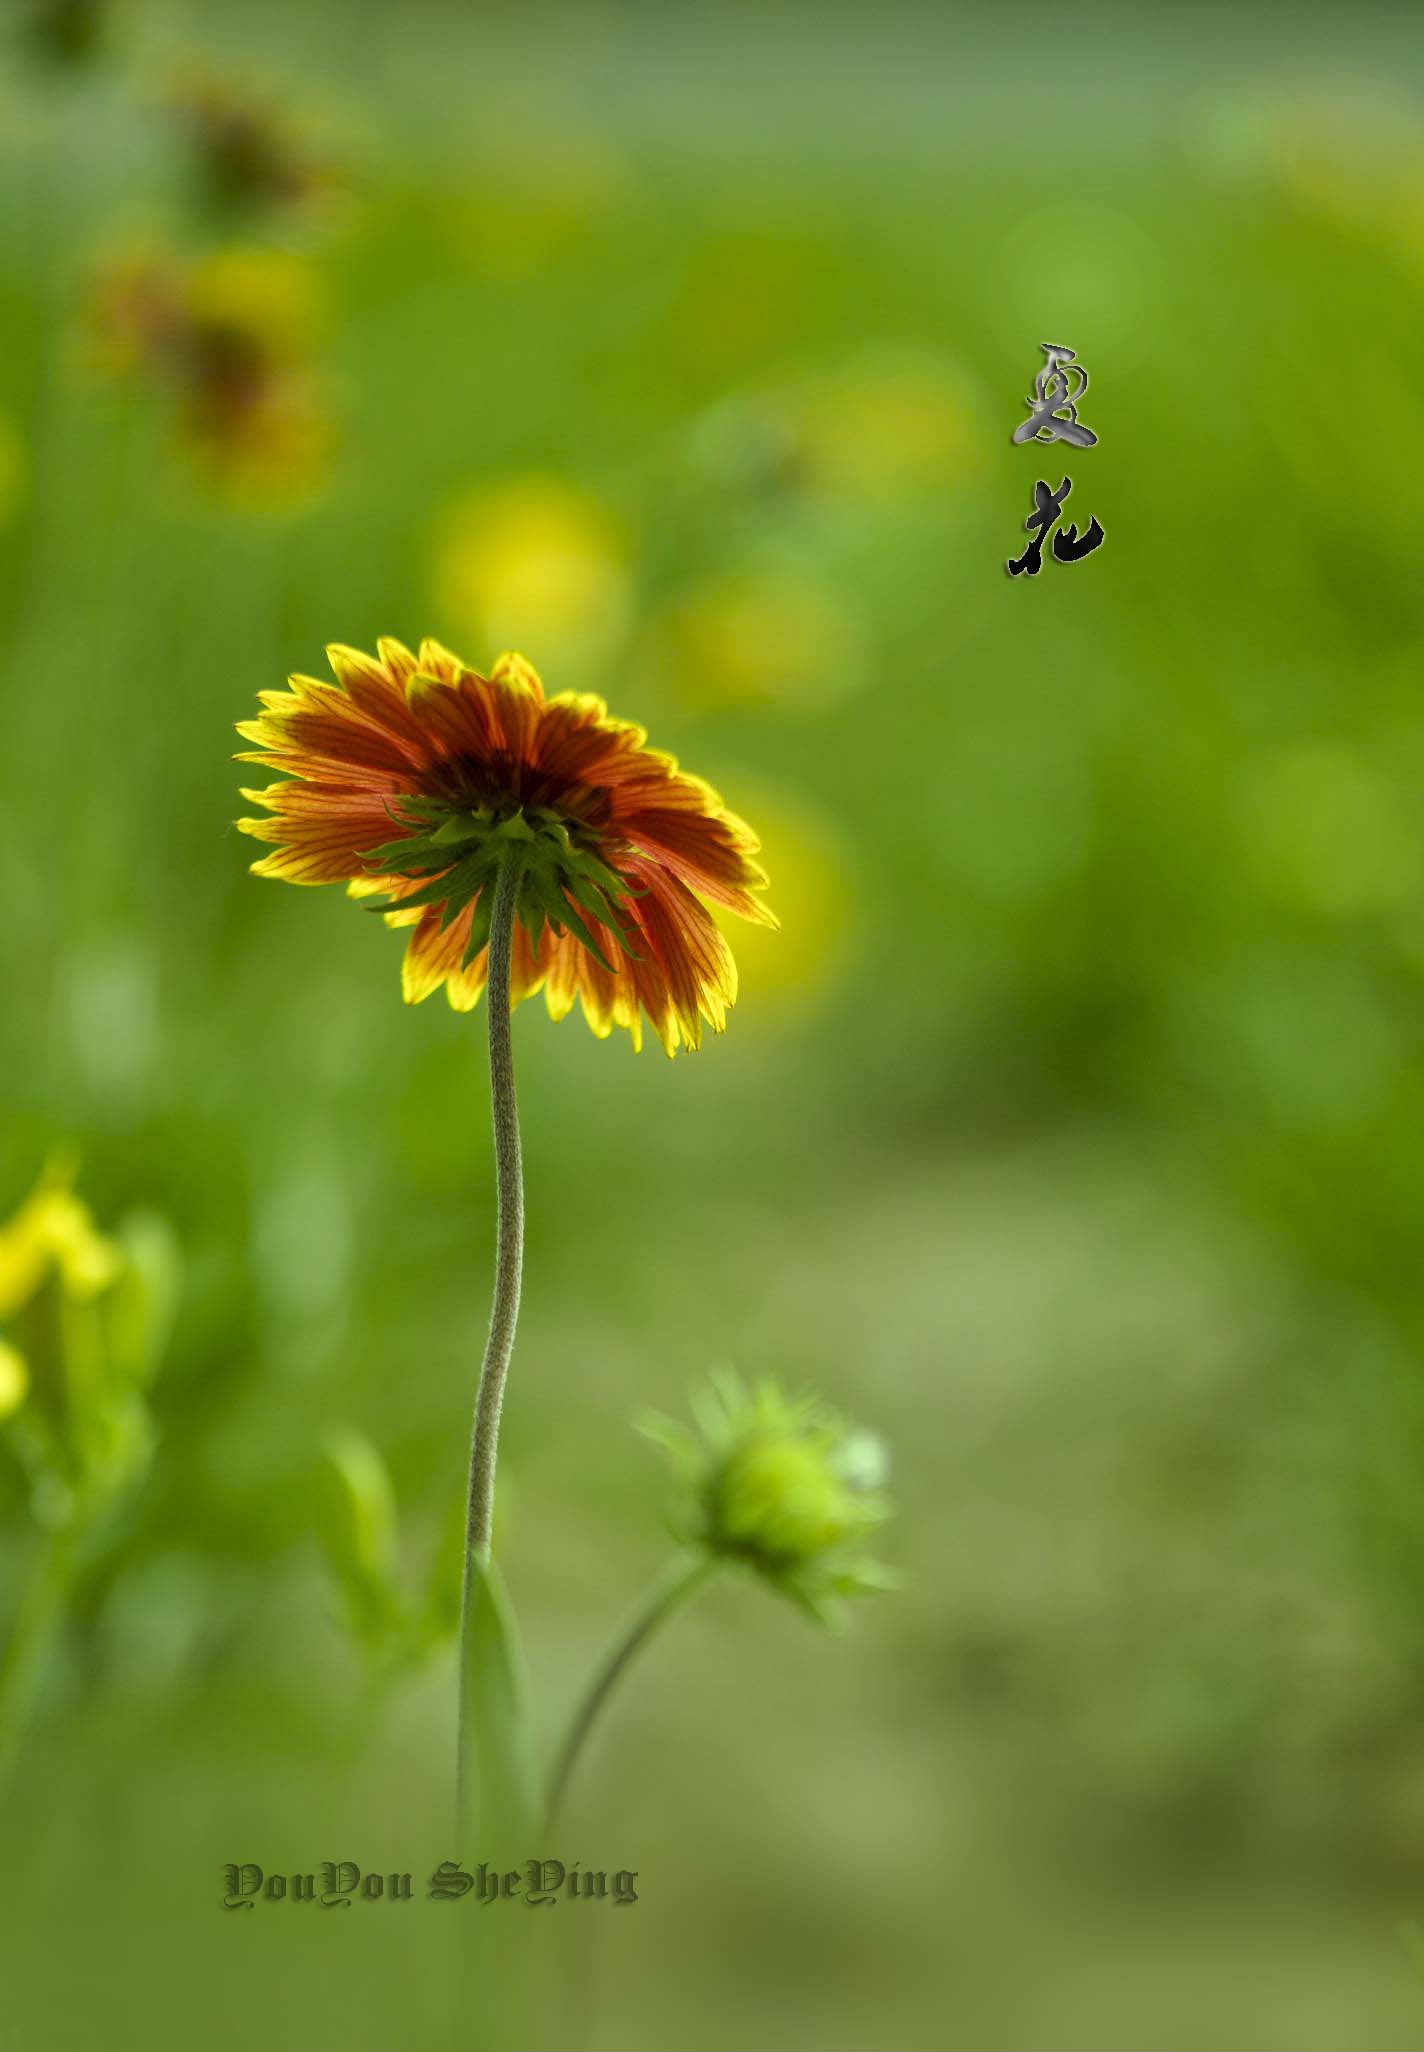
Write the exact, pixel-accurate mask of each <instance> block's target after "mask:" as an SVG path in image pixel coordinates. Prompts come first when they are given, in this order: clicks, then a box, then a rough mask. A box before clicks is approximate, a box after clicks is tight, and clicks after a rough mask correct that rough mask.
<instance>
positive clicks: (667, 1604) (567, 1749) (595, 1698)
mask: <svg viewBox="0 0 1424 2052" xmlns="http://www.w3.org/2000/svg"><path fill="white" fill-rule="evenodd" d="M716 1567H717V1562H716V1561H715V1560H714V1559H712V1558H711V1557H710V1556H709V1555H707V1554H701V1553H694V1554H684V1553H678V1554H674V1556H673V1558H672V1559H671V1560H670V1561H669V1562H668V1564H667V1566H666V1567H665V1568H664V1569H663V1571H662V1573H661V1574H660V1575H659V1576H658V1578H657V1580H656V1581H655V1582H654V1583H653V1584H652V1586H651V1587H650V1588H649V1589H648V1591H647V1593H646V1594H645V1595H644V1597H643V1600H642V1602H641V1603H640V1604H639V1605H638V1607H637V1609H636V1610H635V1611H634V1612H633V1614H632V1616H631V1617H630V1618H629V1620H628V1622H627V1624H626V1625H625V1626H624V1628H623V1630H622V1632H621V1633H620V1634H619V1636H618V1638H617V1639H616V1640H615V1641H614V1643H613V1645H612V1646H611V1648H610V1649H609V1652H608V1654H607V1657H606V1658H605V1660H604V1662H603V1665H602V1666H601V1667H600V1668H599V1669H598V1671H597V1673H596V1674H595V1675H594V1677H593V1680H592V1681H591V1682H590V1683H589V1686H588V1690H587V1693H586V1694H585V1696H584V1698H583V1701H582V1702H581V1703H580V1704H579V1707H578V1709H577V1711H576V1712H575V1714H574V1719H573V1722H572V1724H571V1725H570V1726H569V1730H568V1736H567V1737H566V1738H565V1740H564V1744H563V1749H562V1751H561V1752H560V1754H559V1763H558V1766H557V1767H556V1768H555V1770H554V1778H553V1781H552V1783H551V1785H550V1791H549V1807H548V1810H547V1812H546V1814H545V1819H544V1822H545V1828H546V1829H548V1828H549V1827H550V1826H552V1825H553V1824H555V1823H556V1822H557V1821H558V1814H559V1808H560V1805H561V1804H562V1802H563V1799H564V1796H565V1793H566V1792H567V1789H568V1785H569V1778H570V1776H571V1775H572V1773H573V1771H574V1767H575V1765H576V1764H577V1762H578V1757H579V1754H580V1753H581V1752H582V1751H583V1748H584V1743H585V1741H586V1740H587V1738H588V1735H589V1733H590V1731H591V1730H592V1729H593V1726H594V1724H595V1723H596V1721H597V1719H598V1714H599V1712H600V1711H601V1710H602V1708H603V1706H604V1704H605V1703H606V1702H607V1701H608V1698H609V1696H610V1695H611V1694H612V1692H613V1688H614V1685H615V1684H616V1682H617V1681H618V1679H619V1677H620V1676H621V1675H622V1674H623V1672H624V1670H625V1669H626V1668H627V1667H628V1665H629V1664H630V1662H631V1661H632V1659H633V1657H634V1655H635V1654H637V1653H638V1652H639V1651H640V1650H641V1649H642V1648H643V1647H644V1646H646V1645H647V1643H648V1641H649V1639H651V1638H652V1636H653V1634H654V1633H655V1632H656V1631H657V1630H658V1628H659V1627H660V1626H661V1625H664V1624H666V1623H667V1621H668V1619H669V1618H670V1617H671V1616H672V1615H673V1614H674V1612H675V1611H678V1610H681V1608H682V1607H683V1605H684V1604H685V1603H686V1602H688V1600H689V1599H690V1598H691V1597H693V1596H695V1595H696V1594H697V1591H698V1590H699V1589H700V1588H701V1587H702V1585H703V1584H704V1582H706V1581H707V1580H708V1579H709V1577H710V1576H711V1575H712V1574H713V1573H714V1572H715V1570H716Z"/></svg>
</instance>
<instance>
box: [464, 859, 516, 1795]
mask: <svg viewBox="0 0 1424 2052" xmlns="http://www.w3.org/2000/svg"><path fill="white" fill-rule="evenodd" d="M523 877H524V858H523V854H522V852H521V851H520V850H519V849H517V848H511V849H510V851H509V853H508V854H507V855H506V857H505V860H504V865H503V867H502V868H501V870H500V872H499V875H498V877H497V879H496V881H495V884H494V906H493V909H492V911H491V914H490V935H489V957H488V959H489V975H488V981H487V984H486V987H485V1008H486V1011H487V1012H488V1014H489V1065H490V1118H491V1122H492V1124H493V1128H494V1173H495V1192H496V1212H495V1262H494V1302H493V1304H492V1306H491V1308H490V1326H489V1338H488V1339H487V1340H486V1341H485V1357H484V1361H483V1363H482V1364H481V1367H480V1381H479V1390H478V1394H477V1395H476V1398H475V1421H474V1430H473V1433H472V1436H471V1440H470V1493H469V1508H468V1513H467V1517H466V1523H465V1578H464V1589H463V1593H462V1595H461V1600H460V1709H459V1731H458V1735H457V1744H458V1753H457V1767H456V1795H455V1806H456V1811H457V1815H458V1817H459V1818H460V1819H461V1820H463V1819H464V1818H465V1816H466V1792H467V1791H466V1762H467V1759H468V1757H469V1751H470V1743H471V1735H470V1719H471V1715H472V1705H471V1702H470V1691H469V1681H468V1675H469V1667H470V1659H469V1655H470V1620H471V1614H472V1607H473V1605H474V1602H475V1601H476V1596H477V1590H476V1584H475V1576H474V1574H473V1571H472V1569H473V1563H474V1562H476V1561H478V1562H480V1563H482V1564H483V1563H487V1562H488V1560H489V1557H490V1535H491V1531H492V1528H493V1524H494V1477H495V1462H496V1459H497V1455H498V1448H499V1417H500V1411H501V1409H502V1407H503V1404H504V1385H505V1381H506V1378H507V1377H508V1374H509V1360H510V1356H511V1354H512V1353H513V1352H514V1330H515V1326H516V1324H517V1323H518V1320H519V1285H520V1279H521V1276H522V1274H523V1268H524V1169H523V1164H522V1161H521V1159H520V1150H519V1105H518V1101H517V1099H516V1097H515V1092H514V1042H513V1035H512V1033H511V1030H510V1029H511V1020H510V995H509V986H510V969H511V965H512V959H513V953H514V925H515V918H516V916H517V913H518V910H519V887H520V884H521V882H522V881H523Z"/></svg>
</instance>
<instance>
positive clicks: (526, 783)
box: [238, 641, 775, 1054]
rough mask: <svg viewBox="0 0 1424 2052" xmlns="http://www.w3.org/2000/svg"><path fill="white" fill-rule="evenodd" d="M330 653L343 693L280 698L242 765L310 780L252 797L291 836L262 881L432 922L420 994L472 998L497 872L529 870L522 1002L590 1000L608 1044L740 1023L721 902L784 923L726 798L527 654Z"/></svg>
mask: <svg viewBox="0 0 1424 2052" xmlns="http://www.w3.org/2000/svg"><path fill="white" fill-rule="evenodd" d="M378 646H379V655H378V656H375V657H372V656H367V655H362V654H360V653H358V652H357V651H356V650H355V649H349V648H341V647H333V648H331V649H329V650H328V651H327V654H328V659H329V661H330V663H331V666H332V670H333V672H334V673H335V676H336V679H337V681H336V683H335V684H326V683H318V682H317V681H316V680H315V679H314V678H310V677H293V678H291V679H290V680H289V681H290V685H291V689H290V690H289V691H286V692H275V691H264V692H263V693H262V694H261V698H262V703H263V707H264V711H263V713H262V715H261V717H260V718H259V719H256V720H251V721H247V722H244V723H243V724H242V725H240V726H239V728H238V732H239V733H240V734H241V735H242V736H243V738H244V739H245V740H248V741H251V742H253V743H254V744H255V752H254V753H251V754H244V755H242V756H240V757H239V760H240V761H244V762H258V763H261V764H263V765H264V766H265V767H266V768H268V769H274V770H281V771H283V772H285V773H286V775H287V777H288V778H289V781H287V782H285V783H278V784H272V785H270V786H269V787H268V788H267V789H266V790H264V791H247V792H244V794H243V795H244V796H245V797H246V798H248V799H250V800H251V801H252V803H254V804H256V805H260V806H262V807H263V808H264V809H265V811H266V812H267V813H268V814H269V815H270V817H268V818H265V819H244V820H240V821H239V822H238V824H239V825H240V826H241V828H242V830H243V831H244V833H249V834H252V835H254V836H255V837H256V838H257V839H258V840H261V841H271V842H273V843H274V844H275V849H274V852H273V853H272V854H270V855H268V856H266V857H264V858H263V860H261V861H260V862H256V863H254V864H253V871H254V874H256V875H258V876H275V877H282V878H285V879H286V880H287V881H288V882H289V883H303V884H319V883H339V882H344V883H345V884H346V886H347V889H348V891H349V892H350V894H351V896H352V897H355V898H364V899H368V900H371V901H372V909H373V910H378V911H381V912H383V913H384V915H385V919H386V922H387V924H388V925H391V926H404V927H409V928H410V929H411V934H410V940H409V943H408V945H407V948H406V954H405V965H404V971H403V986H404V991H405V996H406V999H407V1002H409V1003H412V1004H414V1003H418V1002H419V1001H420V999H422V998H425V997H428V996H429V995H430V993H431V992H432V991H433V990H436V989H438V988H439V987H440V986H441V985H442V984H443V985H444V986H445V990H446V994H447V996H448V998H449V1000H450V1003H451V1004H452V1005H453V1006H454V1007H455V1008H456V1010H457V1011H468V1010H469V1009H470V1007H471V1006H473V1005H474V1004H475V1003H476V1001H477V1000H478V998H479V995H480V992H481V991H482V990H483V988H484V985H485V980H486V970H487V961H488V954H489V946H488V943H489V934H490V918H491V912H492V907H493V899H494V884H495V881H496V879H497V878H498V876H499V875H500V873H501V871H502V870H503V869H504V868H505V866H506V864H510V863H515V864H517V865H518V871H519V877H520V885H519V901H518V911H519V922H518V925H517V926H516V929H515V933H514V943H513V957H512V963H511V980H510V993H511V998H512V999H513V1001H514V1002H516V1003H517V1002H518V1000H519V999H521V998H524V997H529V996H531V995H532V994H533V993H534V992H536V991H538V990H542V991H543V992H544V996H545V1001H546V1003H547V1005H548V1008H549V1011H550V1014H551V1015H552V1017H554V1018H556V1019H561V1018H563V1017H564V1015H565V1014H566V1013H567V1012H568V1011H570V1010H571V1009H572V1007H573V1004H574V1001H575V999H577V1000H578V1001H579V1002H580V1003H581V1004H582V1006H583V1012H584V1016H585V1018H586V1019H587V1020H588V1023H589V1025H590V1026H591V1027H592V1028H593V1030H594V1032H595V1033H596V1034H598V1035H599V1036H600V1037H603V1036H605V1035H607V1034H608V1033H609V1032H610V1030H611V1029H612V1028H613V1027H614V1026H624V1027H626V1028H627V1029H628V1032H629V1033H630V1035H631V1036H632V1040H633V1045H634V1046H635V1047H637V1046H638V1045H640V1043H641V1036H642V1019H643V1017H644V1015H646V1017H647V1019H648V1021H649V1023H650V1024H651V1026H652V1029H653V1031H654V1032H655V1033H656V1034H657V1036H658V1038H659V1039H660V1040H661V1042H662V1044H663V1046H664V1047H665V1048H666V1050H667V1052H668V1053H669V1054H672V1053H674V1052H675V1051H676V1049H677V1047H678V1045H679V1044H680V1043H683V1044H686V1045H687V1046H688V1047H696V1046H697V1045H698V1043H699V1041H700V1039H701V1034H702V1025H703V1021H704V1020H705V1021H706V1022H707V1023H708V1024H709V1025H710V1026H711V1027H712V1028H713V1029H714V1031H717V1032H720V1031H721V1029H722V1027H723V1025H724V1024H725V1021H726V1013H727V1007H728V1006H729V1005H730V1004H731V1003H732V1001H733V999H734V998H735V996H736V987H737V978H736V967H735V964H734V963H733V960H732V956H731V953H730V951H729V949H728V947H727V945H726V942H725V941H724V940H723V938H722V936H721V934H720V933H719V931H718V929H717V927H716V925H715V923H714V921H713V919H712V917H711V915H710V913H709V912H708V910H707V908H706V905H705V904H704V903H703V900H704V899H708V900H711V901H712V902H713V903H715V904H718V905H722V906H726V907H728V908H729V909H730V910H732V911H734V912H738V913H740V914H741V915H742V916H743V917H744V918H746V919H754V920H760V921H761V922H762V923H764V924H767V925H774V924H775V921H774V920H773V918H772V916H771V914H770V913H769V912H768V911H767V910H766V908H765V906H764V905H763V904H762V902H761V900H760V898H759V897H757V896H756V893H757V892H758V891H759V890H761V889H762V888H763V887H764V886H765V883H766V878H765V876H764V874H763V872H762V870H761V869H760V867H759V866H758V864H757V862H756V861H755V859H754V858H755V855H756V851H757V845H758V844H757V841H756V838H755V836H754V835H753V834H752V832H751V830H750V828H749V827H747V826H746V825H745V824H744V823H743V821H741V820H740V819H738V818H737V817H736V815H735V814H734V813H731V812H728V810H727V809H726V807H725V806H724V805H723V803H722V801H721V799H720V798H719V797H718V796H717V794H716V792H715V791H713V790H712V789H711V787H710V786H709V785H707V784H704V783H702V782H701V781H700V780H699V779H698V778H696V777H691V776H687V775H685V774H684V773H683V772H682V771H681V770H680V769H679V768H678V766H677V764H676V763H675V762H674V761H673V760H672V758H671V756H668V755H663V754H661V753H659V752H658V751H656V750H654V749H651V748H649V747H648V746H647V736H646V735H645V733H644V732H643V730H642V728H641V727H635V726H632V725H630V724H629V723H628V722H627V721H624V720H616V719H612V718H611V717H610V716H609V713H608V709H607V707H606V706H605V705H604V703H603V701H602V700H601V699H599V698H591V697H585V696H580V695H578V694H575V693H571V692H565V693H564V694H563V695H562V696H560V697H557V698H546V697H545V696H544V691H543V687H542V686H541V684H540V682H539V679H538V677H537V676H536V675H535V673H534V671H533V670H532V669H531V667H530V666H529V664H528V663H527V662H525V661H524V659H523V657H521V656H516V655H507V656H501V657H500V659H499V661H498V662H497V663H495V664H494V666H493V667H492V669H491V671H490V674H489V675H488V676H487V677H486V676H481V675H480V674H479V672H478V671H475V670H472V669H470V667H469V666H468V664H466V663H464V662H462V661H461V660H460V658H459V657H458V656H454V655H451V654H450V653H449V651H448V650H446V649H444V648H441V647H440V646H439V645H438V643H436V642H433V641H426V642H424V643H423V644H422V645H421V649H420V653H419V655H418V656H415V655H412V654H411V653H410V651H409V650H408V649H406V648H403V647H402V646H401V644H400V643H399V642H398V641H382V642H380V643H379V644H378Z"/></svg>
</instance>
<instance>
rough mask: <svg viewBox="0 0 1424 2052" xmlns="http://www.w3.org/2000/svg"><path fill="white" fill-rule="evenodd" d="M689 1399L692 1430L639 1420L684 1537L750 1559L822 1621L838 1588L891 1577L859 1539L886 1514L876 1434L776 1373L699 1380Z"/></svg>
mask: <svg viewBox="0 0 1424 2052" xmlns="http://www.w3.org/2000/svg"><path fill="white" fill-rule="evenodd" d="M692 1408H693V1414H694V1416H695V1418H696V1420H697V1424H698V1427H699V1432H698V1433H693V1432H689V1431H688V1430H687V1429H686V1428H685V1427H683V1426H680V1425H676V1424H674V1423H672V1422H671V1421H670V1420H668V1419H664V1418H659V1417H646V1418H644V1419H643V1420H641V1428H642V1430H643V1432H644V1433H645V1434H646V1436H647V1437H648V1438H650V1439H652V1440H654V1441H656V1443H657V1444H658V1445H659V1446H661V1447H662V1448H663V1449H664V1450H665V1451H666V1452H667V1453H668V1454H669V1455H670V1456H671V1457H672V1460H673V1463H674V1466H675V1468H676V1470H677V1473H678V1477H679V1480H680V1482H681V1484H682V1489H683V1502H682V1504H681V1506H680V1510H679V1513H678V1518H677V1523H678V1527H679V1536H680V1537H681V1538H683V1539H684V1540H686V1541H687V1543H688V1544H690V1545H692V1546H695V1547H698V1548H700V1549H702V1550H703V1551H704V1552H706V1553H708V1554H711V1555H713V1556H715V1557H718V1558H721V1559H726V1560H733V1561H740V1562H741V1563H742V1564H743V1565H744V1566H747V1567H750V1568H752V1569H754V1570H755V1571H756V1573H758V1574H759V1575H761V1576H762V1577H763V1579H764V1580H766V1581H768V1582H770V1583H771V1584H772V1586H773V1587H775V1588H777V1589H780V1590H781V1591H782V1592H783V1593H784V1594H785V1595H788V1596H791V1597H793V1598H794V1599H795V1600H796V1601H797V1602H798V1603H801V1604H802V1605H803V1606H804V1607H805V1608H806V1609H808V1610H809V1611H810V1612H811V1613H812V1615H813V1616H815V1617H816V1618H818V1619H819V1620H820V1621H821V1622H822V1623H831V1622H833V1621H834V1620H835V1616H836V1612H837V1609H838V1599H839V1598H841V1597H843V1596H859V1595H865V1594H868V1593H869V1592H870V1591H872V1590H875V1589H883V1588H887V1587H889V1586H891V1577H890V1576H889V1575H888V1574H887V1572H886V1570H885V1569H884V1568H882V1567H881V1566H880V1565H879V1563H878V1562H876V1561H874V1560H872V1559H871V1558H869V1557H868V1556H867V1554H866V1552H865V1550H864V1549H865V1542H866V1541H867V1540H868V1539H869V1537H870V1535H871V1534H872V1533H873V1532H874V1531H875V1530H876V1529H877V1528H878V1527H879V1526H880V1525H882V1524H883V1523H884V1522H885V1520H886V1518H887V1517H888V1516H889V1515H890V1503H889V1499H888V1498H887V1497H886V1496H885V1495H884V1494H883V1493H882V1491H881V1485H882V1483H883V1482H884V1479H885V1467H886V1462H885V1452H884V1448H883V1447H882V1446H881V1444H880V1442H879V1440H877V1439H875V1438H873V1437H872V1436H871V1435H870V1434H869V1433H865V1432H858V1431H854V1430H852V1429H851V1428H849V1427H848V1426H846V1425H845V1424H844V1423H843V1422H842V1421H841V1420H840V1419H839V1418H837V1417H836V1416H835V1415H834V1414H833V1413H832V1412H830V1411H828V1410H826V1409H825V1408H824V1407H823V1406H822V1405H821V1404H820V1403H818V1402H817V1401H816V1399H815V1398H813V1397H803V1398H791V1397H787V1396H786V1395H785V1394H783V1392H782V1391H781V1390H780V1389H779V1388H778V1387H777V1386H776V1384H775V1383H772V1382H765V1383H762V1384H760V1385H759V1386H758V1387H757V1388H755V1389H752V1390H748V1389H747V1388H746V1387H745V1386H744V1385H743V1384H742V1382H741V1381H740V1380H739V1379H738V1378H737V1377H736V1376H735V1375H732V1374H723V1375H719V1376H715V1377H714V1378H713V1379H712V1381H711V1382H710V1383H709V1385H708V1387H707V1388H706V1389H705V1390H699V1391H697V1392H696V1393H695V1394H694V1396H693V1399H692Z"/></svg>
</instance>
